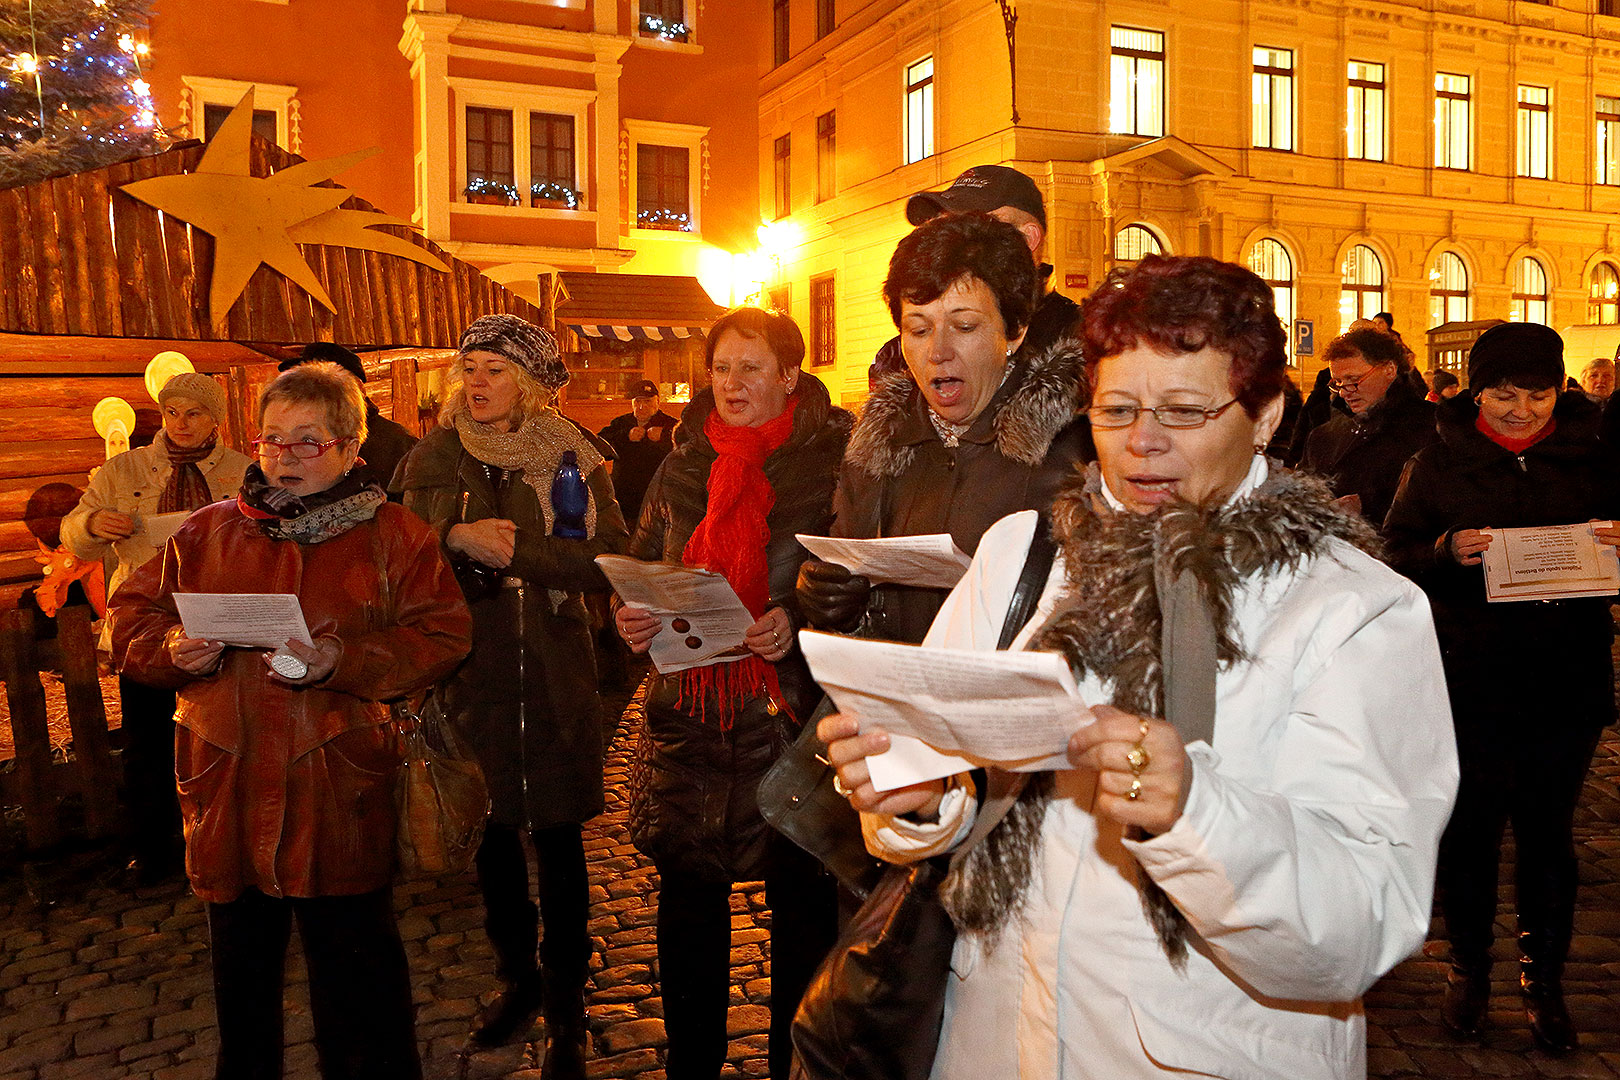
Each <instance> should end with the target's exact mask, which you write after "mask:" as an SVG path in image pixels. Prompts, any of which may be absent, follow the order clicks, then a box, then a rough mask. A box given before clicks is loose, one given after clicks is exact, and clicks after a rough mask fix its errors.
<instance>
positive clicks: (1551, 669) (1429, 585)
mask: <svg viewBox="0 0 1620 1080" xmlns="http://www.w3.org/2000/svg"><path fill="white" fill-rule="evenodd" d="M1563 354H1564V343H1563V340H1562V339H1561V338H1560V337H1559V336H1558V334H1557V333H1556V332H1555V331H1553V330H1552V329H1550V328H1548V327H1546V326H1540V325H1537V324H1534V323H1503V324H1502V325H1500V326H1493V327H1492V328H1491V329H1489V330H1487V331H1486V332H1485V333H1484V334H1481V335H1480V338H1479V340H1478V341H1477V342H1475V343H1474V347H1473V350H1472V351H1471V352H1470V353H1469V357H1468V392H1467V393H1464V394H1458V395H1456V396H1455V397H1452V398H1449V399H1447V400H1445V401H1442V402H1441V403H1440V405H1439V406H1438V409H1437V412H1436V416H1437V425H1436V426H1437V427H1438V429H1439V434H1440V441H1439V442H1438V443H1436V444H1435V445H1433V446H1430V447H1427V448H1426V449H1424V450H1421V451H1419V452H1418V453H1417V454H1416V456H1414V457H1413V458H1412V460H1411V461H1410V462H1408V463H1407V466H1406V470H1405V473H1404V474H1403V475H1402V477H1401V483H1400V488H1399V489H1398V491H1397V492H1396V495H1395V501H1394V503H1393V505H1392V506H1391V507H1390V511H1389V516H1388V518H1387V519H1386V521H1385V525H1384V528H1385V532H1386V533H1387V534H1388V537H1389V553H1390V561H1391V563H1392V564H1393V565H1394V567H1395V568H1396V569H1397V570H1399V571H1401V572H1402V573H1404V574H1406V575H1407V576H1408V577H1410V578H1412V579H1413V580H1414V581H1416V582H1417V583H1418V585H1420V586H1421V587H1422V588H1423V590H1424V591H1425V592H1426V593H1428V595H1429V600H1430V602H1431V603H1432V605H1433V607H1434V621H1435V629H1436V631H1437V632H1438V633H1439V637H1440V649H1441V654H1442V657H1443V659H1444V662H1445V666H1446V682H1447V684H1448V687H1449V690H1450V694H1451V708H1452V715H1453V719H1454V722H1455V724H1456V730H1457V751H1458V756H1459V758H1460V760H1461V764H1462V784H1461V788H1460V790H1459V792H1458V796H1457V806H1456V809H1455V810H1454V811H1453V812H1452V816H1451V822H1450V824H1449V825H1448V826H1447V827H1446V833H1445V837H1444V838H1443V839H1442V841H1441V844H1440V870H1439V878H1438V891H1439V898H1440V909H1441V912H1442V913H1443V914H1444V915H1445V920H1446V936H1447V937H1448V938H1449V939H1450V941H1451V974H1450V977H1449V979H1448V982H1447V987H1446V996H1445V1002H1444V1006H1443V1008H1442V1014H1441V1015H1442V1019H1443V1020H1444V1021H1445V1024H1446V1027H1447V1028H1448V1029H1450V1030H1451V1032H1452V1033H1453V1034H1454V1035H1456V1036H1457V1037H1458V1038H1461V1039H1465V1040H1475V1039H1478V1038H1479V1037H1480V1034H1481V1031H1482V1029H1483V1027H1484V1024H1485V1016H1486V1005H1487V1003H1488V999H1489V995H1490V989H1491V982H1490V978H1491V957H1490V949H1491V945H1492V940H1493V932H1492V924H1493V922H1494V920H1495V917H1496V879H1497V863H1498V860H1499V857H1500V852H1501V846H1502V832H1503V827H1504V825H1505V824H1506V823H1507V822H1509V821H1511V822H1512V823H1513V835H1514V840H1515V843H1516V849H1517V852H1518V856H1517V863H1516V879H1515V882H1514V884H1515V907H1516V909H1517V915H1518V923H1519V950H1520V954H1521V959H1520V983H1519V985H1520V990H1521V992H1522V994H1523V997H1524V1005H1525V1012H1526V1015H1527V1018H1528V1020H1529V1024H1530V1032H1531V1034H1532V1035H1533V1036H1534V1037H1535V1040H1536V1043H1537V1045H1539V1046H1540V1047H1541V1048H1542V1049H1543V1050H1545V1051H1547V1052H1548V1053H1554V1054H1557V1053H1563V1052H1566V1051H1568V1050H1571V1049H1573V1048H1574V1047H1575V1044H1576V1027H1575V1025H1574V1024H1573V1022H1572V1021H1571V1019H1570V1016H1569V1013H1568V1011H1567V1010H1566V1008H1565V1005H1564V997H1563V970H1564V960H1565V957H1566V955H1567V953H1568V951H1569V942H1570V934H1571V928H1572V924H1573V919H1574V910H1575V885H1576V864H1575V852H1574V842H1573V839H1572V836H1571V829H1572V827H1573V816H1574V811H1575V803H1576V800H1577V799H1578V798H1579V797H1580V792H1581V784H1582V781H1583V780H1584V778H1585V776H1586V771H1587V768H1588V767H1589V765H1590V764H1591V760H1592V753H1593V750H1594V749H1595V748H1596V745H1597V738H1598V733H1599V732H1600V731H1601V730H1602V728H1603V727H1604V725H1605V724H1607V723H1609V722H1610V721H1612V720H1613V719H1614V664H1613V659H1612V657H1611V654H1610V643H1611V640H1612V638H1613V624H1612V622H1611V621H1610V617H1609V604H1610V600H1611V598H1608V597H1592V598H1583V599H1571V600H1554V601H1545V602H1539V603H1538V602H1521V603H1496V604H1489V603H1487V602H1486V600H1485V581H1484V574H1483V570H1482V569H1481V567H1480V561H1481V555H1482V553H1483V552H1484V551H1485V549H1486V548H1487V547H1489V546H1490V545H1491V543H1492V537H1491V535H1490V532H1489V531H1488V530H1490V529H1503V528H1520V527H1527V526H1535V525H1569V524H1574V523H1577V522H1585V521H1593V520H1603V521H1612V520H1613V519H1614V518H1616V517H1617V516H1620V463H1617V462H1616V460H1615V457H1614V451H1613V448H1611V447H1608V446H1607V445H1606V444H1604V443H1602V442H1600V441H1599V439H1598V437H1597V426H1598V409H1597V406H1596V405H1594V404H1593V403H1592V402H1591V401H1589V400H1587V398H1586V396H1585V395H1583V394H1579V393H1574V394H1571V393H1564V392H1563V391H1562V387H1563V385H1564V356H1563ZM1597 535H1598V539H1599V540H1600V541H1601V542H1602V543H1605V544H1609V545H1611V546H1620V530H1616V529H1614V528H1603V529H1599V530H1597Z"/></svg>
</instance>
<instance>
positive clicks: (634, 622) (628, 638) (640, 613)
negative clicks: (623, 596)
mask: <svg viewBox="0 0 1620 1080" xmlns="http://www.w3.org/2000/svg"><path fill="white" fill-rule="evenodd" d="M613 626H614V628H615V629H616V630H618V631H619V636H620V637H621V638H623V639H624V643H625V644H626V645H628V646H630V651H631V652H633V653H644V652H646V651H647V650H648V649H649V648H651V647H652V639H653V638H655V637H657V636H658V632H659V631H660V630H662V629H663V628H664V623H663V620H661V619H660V618H659V617H658V616H656V615H654V614H653V613H652V612H650V611H648V610H647V609H646V608H639V607H632V606H631V605H629V604H625V605H624V606H623V607H621V608H619V610H618V611H616V612H614V613H613Z"/></svg>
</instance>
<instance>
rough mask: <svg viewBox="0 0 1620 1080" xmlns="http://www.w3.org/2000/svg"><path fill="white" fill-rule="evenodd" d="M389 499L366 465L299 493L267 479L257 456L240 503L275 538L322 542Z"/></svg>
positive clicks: (245, 477) (367, 517) (370, 514)
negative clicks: (309, 492) (318, 488)
mask: <svg viewBox="0 0 1620 1080" xmlns="http://www.w3.org/2000/svg"><path fill="white" fill-rule="evenodd" d="M387 501H388V496H387V494H385V493H384V492H383V489H382V486H381V485H380V484H378V483H377V482H376V481H375V480H373V479H371V474H370V473H369V472H367V471H365V470H362V469H350V470H349V471H348V472H346V473H344V474H343V476H342V477H341V478H339V480H338V482H337V483H335V484H333V485H332V486H331V487H329V488H327V489H326V490H325V491H317V492H315V493H314V494H312V495H294V494H293V493H292V492H290V491H288V490H287V489H286V488H283V487H276V486H275V485H274V484H271V483H270V481H268V480H266V479H265V476H264V470H263V469H261V468H259V463H258V462H256V461H255V462H253V463H252V464H251V465H249V466H248V467H247V472H246V473H245V474H244V475H243V477H242V490H241V491H240V492H238V493H237V496H236V505H237V506H238V507H239V508H240V509H241V511H242V513H243V514H245V515H246V516H248V517H249V518H252V519H253V520H254V521H257V522H258V523H259V527H260V528H262V529H263V530H264V534H265V535H266V536H268V537H270V538H271V539H272V540H291V541H293V542H294V543H297V544H319V543H321V542H322V541H323V540H330V539H332V537H334V536H341V535H342V534H343V533H346V532H348V531H349V530H350V529H352V528H354V527H355V526H356V525H358V524H360V523H361V522H362V521H370V520H371V519H372V518H374V517H376V516H377V508H378V507H380V506H381V505H382V504H383V503H385V502H387Z"/></svg>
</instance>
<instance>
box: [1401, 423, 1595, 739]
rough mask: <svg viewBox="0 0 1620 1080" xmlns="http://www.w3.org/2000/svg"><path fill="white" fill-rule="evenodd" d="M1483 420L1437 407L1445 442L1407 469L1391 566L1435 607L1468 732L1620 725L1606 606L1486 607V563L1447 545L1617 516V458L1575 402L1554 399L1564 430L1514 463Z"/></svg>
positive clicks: (1460, 718) (1459, 718) (1462, 728)
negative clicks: (1457, 539)
mask: <svg viewBox="0 0 1620 1080" xmlns="http://www.w3.org/2000/svg"><path fill="white" fill-rule="evenodd" d="M1478 415H1479V406H1478V405H1476V404H1475V403H1474V400H1473V398H1472V397H1471V396H1470V395H1468V394H1458V395H1457V396H1456V397H1453V398H1450V399H1449V400H1447V401H1444V402H1441V404H1440V407H1439V431H1440V440H1439V442H1437V443H1436V444H1435V445H1433V446H1430V447H1428V448H1427V449H1424V450H1422V451H1420V452H1419V453H1418V455H1417V456H1416V457H1414V458H1413V459H1412V460H1411V462H1410V463H1409V464H1408V465H1407V467H1406V471H1405V473H1404V475H1403V476H1402V477H1401V483H1400V490H1399V491H1398V492H1397V493H1396V495H1395V500H1394V504H1393V505H1392V506H1391V507H1390V511H1389V517H1388V518H1387V519H1386V521H1385V532H1386V533H1387V535H1388V539H1389V556H1390V563H1391V565H1393V566H1394V567H1395V569H1397V570H1399V571H1400V572H1401V573H1403V574H1405V575H1406V576H1407V577H1409V578H1411V579H1412V580H1413V581H1415V582H1417V584H1418V585H1419V586H1420V587H1422V589H1423V591H1424V592H1425V593H1427V594H1428V596H1429V601H1430V603H1431V604H1432V605H1433V607H1434V622H1435V630H1436V631H1437V632H1438V634H1439V637H1440V649H1441V654H1442V656H1443V658H1444V660H1445V665H1446V678H1447V682H1448V683H1449V685H1450V689H1451V695H1452V708H1453V710H1454V712H1455V713H1456V716H1455V720H1456V722H1457V725H1458V730H1459V733H1460V734H1464V733H1466V732H1467V730H1468V729H1470V728H1473V729H1483V730H1481V731H1480V733H1482V734H1484V733H1490V734H1501V735H1505V734H1507V733H1509V732H1510V731H1524V730H1532V731H1533V730H1534V729H1535V728H1536V727H1538V726H1542V725H1571V726H1574V727H1582V728H1586V729H1588V730H1593V729H1596V728H1598V727H1601V726H1602V725H1604V724H1606V723H1608V722H1609V721H1610V720H1611V719H1613V717H1614V670H1613V661H1612V659H1611V656H1610V651H1609V650H1610V642H1611V639H1612V638H1613V624H1612V622H1611V620H1610V617H1609V601H1608V600H1606V599H1602V598H1588V599H1574V600H1555V601H1540V602H1538V601H1518V602H1509V603H1494V604H1492V603H1487V602H1486V600H1485V577H1484V570H1483V568H1482V567H1480V566H1462V565H1459V564H1458V563H1457V562H1456V561H1455V560H1454V559H1453V558H1452V557H1451V555H1450V554H1449V550H1450V549H1449V541H1450V539H1451V534H1452V533H1454V532H1456V531H1457V530H1459V529H1481V528H1522V527H1528V526H1536V525H1569V524H1572V523H1575V522H1583V521H1590V520H1593V519H1598V520H1612V519H1613V518H1615V517H1616V516H1617V515H1620V463H1617V460H1616V457H1615V454H1614V451H1613V449H1612V448H1609V447H1606V446H1604V445H1603V444H1601V443H1600V442H1599V441H1598V440H1597V436H1596V428H1597V419H1598V416H1597V409H1596V407H1594V406H1593V405H1592V404H1591V402H1589V401H1587V400H1585V399H1584V398H1583V397H1581V396H1580V395H1578V394H1561V395H1559V400H1558V405H1557V406H1556V408H1555V409H1554V411H1553V419H1554V421H1555V422H1556V424H1557V427H1556V428H1555V429H1554V430H1553V432H1552V434H1550V435H1548V436H1547V437H1546V438H1545V439H1543V440H1542V441H1541V442H1539V443H1536V444H1535V445H1534V446H1532V447H1530V448H1529V449H1527V450H1526V451H1524V453H1522V454H1519V455H1515V454H1513V453H1511V452H1509V451H1508V450H1506V449H1504V448H1502V447H1501V446H1500V445H1498V444H1497V443H1495V442H1493V441H1491V440H1490V439H1489V438H1487V437H1486V436H1485V435H1483V434H1482V433H1481V432H1480V431H1478V430H1477V429H1476V428H1475V426H1474V422H1475V418H1476V417H1477V416H1478ZM1392 662H1398V660H1396V659H1395V658H1392Z"/></svg>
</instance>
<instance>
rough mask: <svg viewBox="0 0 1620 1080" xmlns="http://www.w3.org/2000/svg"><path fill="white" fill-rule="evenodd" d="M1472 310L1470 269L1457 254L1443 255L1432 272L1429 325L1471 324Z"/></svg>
mask: <svg viewBox="0 0 1620 1080" xmlns="http://www.w3.org/2000/svg"><path fill="white" fill-rule="evenodd" d="M1471 306H1472V305H1471V304H1470V303H1469V300H1468V267H1466V266H1464V265H1463V261H1462V259H1460V258H1458V257H1457V255H1456V253H1455V252H1451V251H1442V252H1441V253H1440V257H1439V258H1437V259H1435V260H1434V266H1432V267H1430V269H1429V325H1430V326H1439V325H1441V324H1442V323H1448V322H1467V321H1468V320H1469V318H1470V317H1471V316H1470V313H1469V308H1470V307H1471Z"/></svg>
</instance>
